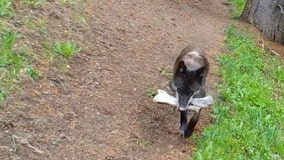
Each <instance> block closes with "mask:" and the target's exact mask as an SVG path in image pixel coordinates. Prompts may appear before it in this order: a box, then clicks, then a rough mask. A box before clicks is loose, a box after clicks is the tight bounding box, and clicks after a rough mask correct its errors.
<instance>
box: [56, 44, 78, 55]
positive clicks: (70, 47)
mask: <svg viewBox="0 0 284 160" xmlns="http://www.w3.org/2000/svg"><path fill="white" fill-rule="evenodd" d="M53 49H54V51H55V52H56V53H59V54H60V55H62V56H64V57H67V58H69V57H71V56H72V55H73V54H75V53H78V52H80V50H81V48H79V47H77V46H76V44H73V43H71V42H70V41H67V42H61V43H56V45H55V46H54V47H53Z"/></svg>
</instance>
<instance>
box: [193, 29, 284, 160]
mask: <svg viewBox="0 0 284 160" xmlns="http://www.w3.org/2000/svg"><path fill="white" fill-rule="evenodd" d="M225 43H226V45H227V47H228V49H229V50H228V51H229V52H228V53H224V54H222V55H220V56H218V58H217V60H218V63H219V64H220V74H221V76H222V83H221V84H220V85H219V92H220V95H221V100H220V101H218V102H217V103H216V104H215V105H214V109H213V118H214V119H215V123H214V124H213V125H212V126H210V127H207V128H205V130H204V132H203V133H202V136H201V139H199V140H197V148H196V149H195V155H194V157H193V159H198V160H200V159H232V160H234V159H263V160H266V159H283V158H284V147H283V146H284V138H283V137H284V127H283V126H284V125H283V124H284V123H283V118H284V108H283V105H284V91H283V90H284V85H283V81H282V80H283V77H284V70H283V66H284V63H283V61H281V60H280V59H277V58H272V57H269V55H266V54H265V53H264V51H263V50H261V49H260V48H258V47H257V46H256V44H255V43H254V40H253V37H251V36H249V35H247V34H244V33H241V32H240V31H238V30H237V29H236V28H235V27H234V26H232V25H231V26H230V27H229V28H228V29H227V31H226V40H225Z"/></svg>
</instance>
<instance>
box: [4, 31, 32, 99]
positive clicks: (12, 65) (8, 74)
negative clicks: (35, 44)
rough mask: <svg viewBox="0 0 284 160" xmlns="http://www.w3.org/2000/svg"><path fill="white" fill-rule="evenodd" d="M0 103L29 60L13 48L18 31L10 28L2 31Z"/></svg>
mask: <svg viewBox="0 0 284 160" xmlns="http://www.w3.org/2000/svg"><path fill="white" fill-rule="evenodd" d="M0 35H1V36H0V103H1V102H2V101H3V99H4V98H5V95H6V94H7V93H8V92H9V91H10V90H11V89H12V88H13V87H14V86H15V84H16V83H17V82H18V76H19V72H20V70H21V69H24V68H25V67H26V66H27V65H28V62H27V60H26V59H25V55H24V53H22V52H16V51H14V49H13V46H14V43H15V40H16V39H17V33H15V32H11V31H8V30H2V31H0Z"/></svg>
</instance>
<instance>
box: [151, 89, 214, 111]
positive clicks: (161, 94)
mask: <svg viewBox="0 0 284 160" xmlns="http://www.w3.org/2000/svg"><path fill="white" fill-rule="evenodd" d="M153 101H154V102H157V103H166V104H170V105H173V106H177V103H178V101H177V98H175V97H173V96H171V95H169V94H168V93H167V92H166V91H164V90H160V89H159V90H158V94H157V95H156V96H155V97H154V98H153ZM213 102H214V101H213V98H212V97H211V96H206V97H203V98H192V100H191V101H190V105H188V106H187V107H186V108H179V109H180V110H195V111H199V110H200V108H207V107H208V106H210V105H212V104H213Z"/></svg>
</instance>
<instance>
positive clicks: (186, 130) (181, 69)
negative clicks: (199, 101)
mask: <svg viewBox="0 0 284 160" xmlns="http://www.w3.org/2000/svg"><path fill="white" fill-rule="evenodd" d="M208 70H209V62H208V60H207V58H206V57H205V54H204V53H203V52H202V51H200V50H197V49H195V48H193V47H191V46H188V47H186V48H185V49H184V50H182V52H181V54H180V55H179V56H178V57H177V59H176V61H175V66H174V71H173V79H172V81H171V82H170V88H171V89H172V90H173V91H174V92H176V98H177V99H178V105H177V107H178V109H179V111H180V134H181V136H182V137H184V138H188V137H190V136H191V134H192V132H193V130H194V128H195V126H196V123H197V122H198V119H199V114H200V111H201V109H200V110H198V111H193V110H186V106H188V105H190V102H191V100H192V98H202V97H205V89H204V87H205V79H206V76H207V73H208ZM188 114H193V116H192V118H191V120H189V123H188V120H187V115H188Z"/></svg>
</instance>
